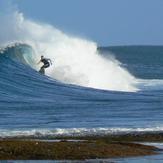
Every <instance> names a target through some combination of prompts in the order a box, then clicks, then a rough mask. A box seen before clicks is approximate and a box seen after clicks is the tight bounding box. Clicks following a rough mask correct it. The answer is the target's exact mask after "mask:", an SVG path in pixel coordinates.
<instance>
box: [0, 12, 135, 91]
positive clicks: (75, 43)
mask: <svg viewBox="0 0 163 163" xmlns="http://www.w3.org/2000/svg"><path fill="white" fill-rule="evenodd" d="M0 22H1V27H0V46H7V45H9V44H11V43H16V42H19V43H26V44H29V45H31V46H32V48H33V49H34V51H35V56H34V59H35V63H37V62H38V61H39V60H40V56H41V55H44V56H45V57H46V58H50V59H51V60H52V62H53V65H52V66H51V67H50V68H47V69H46V74H47V75H48V76H50V77H52V78H55V79H57V80H59V81H61V82H64V83H68V84H75V85H80V86H85V87H92V88H97V89H105V90H116V91H137V90H138V89H137V88H136V86H135V84H136V83H137V80H136V79H135V77H134V76H132V75H131V74H130V73H129V72H128V71H127V70H125V69H124V68H122V67H121V65H120V63H119V62H118V61H117V60H116V59H115V58H114V57H112V56H111V55H110V57H107V58H104V57H102V56H101V55H100V53H99V52H98V51H97V44H96V43H95V42H93V41H90V40H86V39H83V38H79V37H76V36H72V35H70V34H65V33H64V32H62V31H60V30H58V29H56V28H55V27H54V26H52V25H49V24H44V23H39V22H36V21H33V20H30V19H26V18H25V17H24V16H23V14H22V13H20V12H18V11H14V12H12V13H8V14H1V15H0ZM40 66H41V65H37V64H34V65H31V67H34V68H35V69H36V70H38V69H39V67H40Z"/></svg>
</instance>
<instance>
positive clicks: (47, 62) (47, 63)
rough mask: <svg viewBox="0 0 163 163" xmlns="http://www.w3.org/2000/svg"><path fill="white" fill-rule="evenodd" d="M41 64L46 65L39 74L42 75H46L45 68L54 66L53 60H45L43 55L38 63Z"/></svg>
mask: <svg viewBox="0 0 163 163" xmlns="http://www.w3.org/2000/svg"><path fill="white" fill-rule="evenodd" d="M41 62H42V63H43V64H44V65H43V66H41V68H40V70H39V72H40V73H42V74H44V73H45V68H48V67H49V66H50V64H51V65H52V61H51V59H48V58H44V56H43V55H42V56H41V59H40V61H39V62H38V64H40V63H41Z"/></svg>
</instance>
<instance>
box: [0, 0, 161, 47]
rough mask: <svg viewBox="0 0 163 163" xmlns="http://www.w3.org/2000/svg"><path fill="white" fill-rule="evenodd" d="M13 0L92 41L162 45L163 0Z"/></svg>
mask: <svg viewBox="0 0 163 163" xmlns="http://www.w3.org/2000/svg"><path fill="white" fill-rule="evenodd" d="M0 1H1V0H0ZM12 2H13V3H14V4H16V5H17V8H18V9H19V11H21V12H23V13H24V16H25V17H27V18H30V19H33V20H36V21H40V22H44V23H49V24H51V25H53V26H54V27H56V28H58V29H60V30H62V31H64V32H66V33H70V34H73V35H77V36H81V37H84V38H87V39H90V40H93V41H94V42H96V43H97V44H98V45H100V46H110V45H163V0H12Z"/></svg>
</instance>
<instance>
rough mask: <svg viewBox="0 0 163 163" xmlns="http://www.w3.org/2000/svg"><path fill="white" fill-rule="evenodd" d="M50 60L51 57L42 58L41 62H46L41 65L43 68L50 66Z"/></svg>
mask: <svg viewBox="0 0 163 163" xmlns="http://www.w3.org/2000/svg"><path fill="white" fill-rule="evenodd" d="M48 60H49V59H46V58H43V59H41V62H43V64H44V65H43V66H42V67H41V69H42V68H47V67H49V66H50V63H49V62H48Z"/></svg>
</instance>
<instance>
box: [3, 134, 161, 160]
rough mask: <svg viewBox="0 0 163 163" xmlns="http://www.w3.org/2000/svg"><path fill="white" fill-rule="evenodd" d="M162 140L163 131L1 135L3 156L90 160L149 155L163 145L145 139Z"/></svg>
mask: <svg viewBox="0 0 163 163" xmlns="http://www.w3.org/2000/svg"><path fill="white" fill-rule="evenodd" d="M158 138H159V139H158ZM161 141H163V135H162V134H161V135H159V134H157V135H156V134H155V135H154V134H152V135H151V134H139V135H136V134H132V135H131V134H125V135H107V136H84V137H64V138H63V137H62V138H61V137H60V138H59V137H58V138H56V139H49V138H48V139H29V138H28V139H27V138H3V139H0V160H86V159H110V158H119V157H135V156H146V155H154V154H159V152H160V151H161V149H159V148H157V147H154V146H150V145H144V144H142V142H161ZM135 142H136V143H135ZM139 142H140V144H139Z"/></svg>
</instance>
